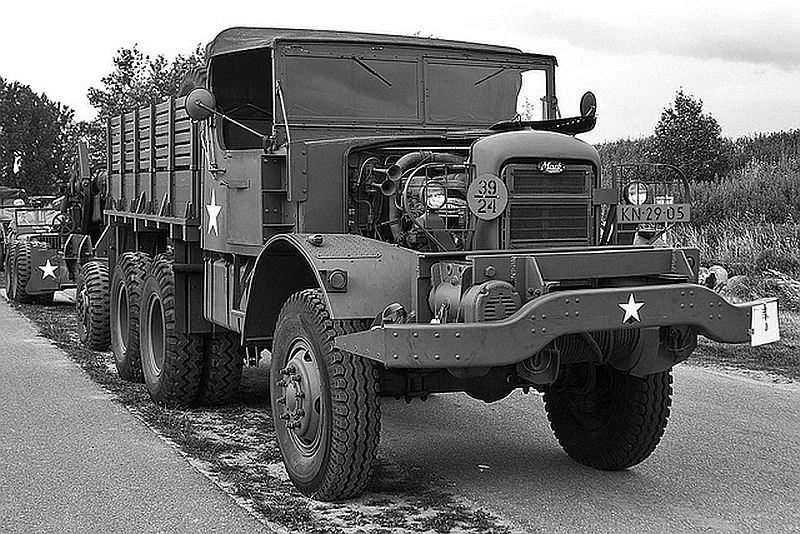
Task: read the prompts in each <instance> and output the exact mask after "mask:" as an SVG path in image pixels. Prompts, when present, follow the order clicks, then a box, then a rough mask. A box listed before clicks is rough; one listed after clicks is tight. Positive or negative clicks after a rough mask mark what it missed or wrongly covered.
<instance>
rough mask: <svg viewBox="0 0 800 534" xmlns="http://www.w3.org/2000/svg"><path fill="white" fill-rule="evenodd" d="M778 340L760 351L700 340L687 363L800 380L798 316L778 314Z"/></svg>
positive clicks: (784, 313) (760, 348) (753, 348)
mask: <svg viewBox="0 0 800 534" xmlns="http://www.w3.org/2000/svg"><path fill="white" fill-rule="evenodd" d="M779 323H780V327H781V339H780V340H779V341H777V342H776V343H771V344H769V345H764V346H761V347H751V346H750V345H746V344H743V345H723V344H721V343H715V342H713V341H710V340H708V339H705V338H701V339H700V342H699V344H698V347H697V349H696V350H695V352H694V354H692V357H691V358H690V359H689V360H688V361H689V363H693V364H697V365H702V366H715V367H719V366H722V367H727V368H733V369H737V370H741V371H762V372H766V373H768V374H770V375H775V376H776V377H777V376H783V377H787V378H789V379H792V380H800V314H799V313H797V312H781V313H780V314H779Z"/></svg>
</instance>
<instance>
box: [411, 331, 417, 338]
mask: <svg viewBox="0 0 800 534" xmlns="http://www.w3.org/2000/svg"><path fill="white" fill-rule="evenodd" d="M411 336H412V337H419V334H418V333H417V332H414V333H413V334H411Z"/></svg>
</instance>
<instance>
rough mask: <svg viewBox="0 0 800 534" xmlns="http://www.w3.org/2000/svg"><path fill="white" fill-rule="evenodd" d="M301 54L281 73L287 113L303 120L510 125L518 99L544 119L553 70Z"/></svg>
mask: <svg viewBox="0 0 800 534" xmlns="http://www.w3.org/2000/svg"><path fill="white" fill-rule="evenodd" d="M303 50H304V53H302V54H301V53H299V52H297V51H295V50H288V51H287V52H286V53H285V55H284V57H283V71H282V73H281V75H282V80H281V83H282V84H283V88H284V90H285V96H286V102H285V104H286V108H287V109H286V112H287V115H288V116H289V117H290V119H291V120H298V119H299V121H300V122H307V121H313V122H317V121H319V122H325V123H351V122H352V123H362V122H369V123H370V124H376V123H392V124H397V123H401V124H431V125H447V126H468V127H485V126H488V125H491V124H494V123H495V122H498V121H503V120H511V119H513V118H514V117H515V115H517V113H518V111H521V109H520V107H519V106H518V101H519V99H521V98H527V102H529V103H530V105H529V106H528V108H529V111H531V112H536V113H537V114H538V115H539V116H541V115H542V109H541V106H542V100H541V99H542V97H544V96H545V95H546V92H547V84H546V79H547V76H548V72H552V64H549V63H548V62H546V61H542V63H541V64H540V65H535V64H531V63H525V62H519V63H516V62H512V61H508V60H507V59H505V58H502V59H501V58H498V59H494V58H487V57H483V58H478V57H474V58H465V59H461V58H453V57H448V58H444V57H428V56H427V55H425V54H423V53H421V52H420V53H418V55H416V54H413V53H409V54H407V55H402V53H400V52H398V53H397V54H391V55H390V54H386V53H383V54H381V55H372V54H369V55H367V54H363V55H362V54H354V53H352V51H351V52H349V53H346V52H345V51H344V50H343V51H342V53H341V54H333V53H331V52H328V53H325V54H323V53H321V52H316V50H315V49H313V48H312V47H311V46H309V47H308V49H306V48H303ZM315 52H316V53H315ZM523 89H524V92H522V90H523Z"/></svg>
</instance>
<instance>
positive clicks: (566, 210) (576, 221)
mask: <svg viewBox="0 0 800 534" xmlns="http://www.w3.org/2000/svg"><path fill="white" fill-rule="evenodd" d="M509 215H510V220H509V237H510V239H511V245H512V246H516V247H520V246H527V244H532V243H534V242H536V241H572V240H580V241H585V240H588V239H589V225H588V219H589V215H590V214H589V210H588V206H587V205H585V204H572V205H570V204H563V205H552V204H546V203H543V202H528V201H518V202H513V203H512V204H511V209H510V210H509ZM523 241H524V243H520V242H523Z"/></svg>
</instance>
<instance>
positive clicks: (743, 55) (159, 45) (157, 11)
mask: <svg viewBox="0 0 800 534" xmlns="http://www.w3.org/2000/svg"><path fill="white" fill-rule="evenodd" d="M2 19H3V21H4V24H3V26H2V29H0V76H2V77H3V78H4V79H6V81H19V82H21V83H23V84H26V85H29V86H31V88H32V89H33V90H34V91H36V92H38V93H41V92H44V93H46V94H47V96H48V97H49V98H50V99H51V100H55V101H59V102H61V103H62V104H65V105H68V106H70V107H71V108H73V109H74V110H75V116H76V119H78V120H90V119H92V118H93V117H94V115H95V112H94V109H93V108H92V107H91V106H90V105H89V102H88V100H87V99H86V92H87V90H88V88H89V87H101V86H102V85H101V81H100V80H101V78H102V77H103V76H105V75H106V74H108V73H109V72H111V71H112V69H113V63H112V59H113V57H114V55H115V54H116V52H117V50H119V49H120V48H131V47H132V46H133V45H134V44H136V45H138V48H139V49H140V50H141V51H142V52H144V53H145V54H149V55H151V56H155V55H158V54H163V55H165V56H166V57H168V58H172V57H174V56H175V55H177V54H184V55H185V54H189V53H190V52H191V51H192V50H193V49H194V48H195V46H197V45H198V44H203V45H205V44H206V43H207V42H208V41H210V40H212V39H213V38H214V36H215V35H216V34H217V33H219V32H220V31H221V30H223V29H225V28H227V27H231V26H265V27H286V28H311V29H331V30H349V31H359V32H374V33H390V34H396V35H412V34H417V35H421V36H424V37H429V36H432V37H438V38H443V39H456V40H463V41H474V42H481V43H489V44H500V45H507V46H513V47H516V48H519V49H521V50H523V51H525V52H536V53H544V54H551V55H555V56H556V57H557V58H558V62H559V67H558V69H557V71H556V75H557V92H558V95H559V102H560V107H561V112H562V115H564V116H571V115H574V114H577V112H578V102H579V100H580V97H581V95H582V94H583V93H584V92H585V91H587V90H591V91H592V92H594V93H595V95H596V96H597V100H598V124H597V127H596V128H595V130H594V131H593V132H590V133H588V134H584V135H582V138H583V139H585V140H587V141H589V142H601V141H612V140H616V139H628V138H630V139H636V138H639V137H642V136H647V135H650V134H652V132H653V128H654V127H655V125H656V123H657V122H658V119H659V118H660V116H661V112H662V111H663V109H664V108H665V107H667V106H669V105H670V104H671V103H672V102H673V101H674V99H675V93H676V92H677V91H678V90H679V89H681V88H682V89H683V90H684V92H686V93H688V94H690V95H692V96H694V97H695V98H699V99H700V100H702V102H703V109H704V111H705V112H706V113H709V114H711V115H712V116H713V117H714V118H715V119H716V120H717V121H718V122H719V124H720V126H721V127H722V134H723V135H724V136H726V137H731V138H736V137H740V136H745V135H751V134H754V133H760V132H765V133H767V132H775V131H780V130H792V129H797V128H800V106H798V103H800V2H798V1H797V0H794V1H786V0H761V1H758V0H750V1H748V2H742V1H739V0H732V1H727V2H719V1H716V0H710V1H705V0H693V1H685V0H670V1H666V2H665V1H662V0H653V1H651V2H643V1H641V0H639V1H636V2H628V1H613V0H605V1H601V0H593V1H577V0H558V1H555V2H553V1H547V2H545V1H540V0H527V1H516V2H512V1H506V0H491V1H486V0H481V1H478V2H465V1H461V2H434V1H432V0H428V1H417V0H405V1H402V2H386V1H374V0H373V1H371V2H361V1H358V2H356V1H347V0H329V1H327V2H319V1H316V0H305V1H303V2H276V1H269V0H261V1H250V0H224V1H221V2H214V1H206V2H198V1H196V0H195V1H192V2H182V1H164V0H162V1H158V2H157V1H152V0H137V1H136V2H108V1H103V2H98V1H91V0H71V1H68V2H65V1H63V0H61V1H50V0H40V1H30V0H29V1H19V0H18V1H14V2H13V3H6V5H4V7H3V8H2Z"/></svg>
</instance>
